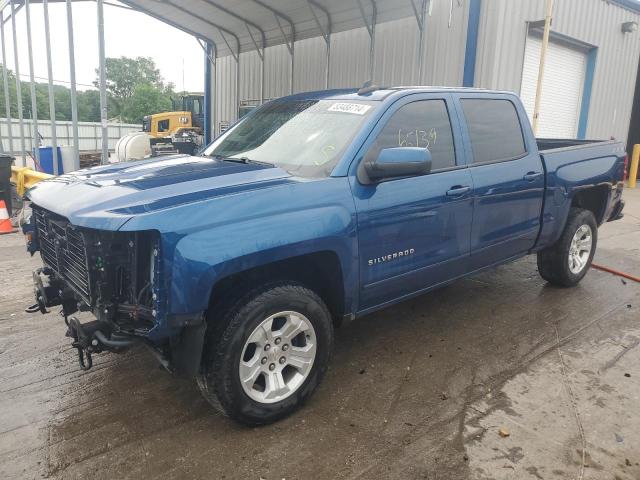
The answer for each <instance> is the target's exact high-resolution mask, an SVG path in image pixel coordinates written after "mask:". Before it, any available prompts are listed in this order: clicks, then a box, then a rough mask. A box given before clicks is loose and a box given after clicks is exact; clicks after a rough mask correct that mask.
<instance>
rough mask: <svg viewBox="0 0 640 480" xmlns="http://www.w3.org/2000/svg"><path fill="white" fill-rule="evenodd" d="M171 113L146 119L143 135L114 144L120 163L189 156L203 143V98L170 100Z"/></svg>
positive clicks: (197, 95)
mask: <svg viewBox="0 0 640 480" xmlns="http://www.w3.org/2000/svg"><path fill="white" fill-rule="evenodd" d="M171 103H172V108H173V111H171V112H162V113H154V114H153V115H146V116H145V117H144V118H143V119H142V132H135V133H132V134H129V135H126V136H124V137H122V138H121V139H120V140H119V141H118V143H117V144H116V156H117V157H118V160H120V161H128V160H140V159H142V158H146V157H149V156H156V155H168V154H172V153H186V154H188V155H192V154H193V153H194V152H195V151H196V150H198V148H200V147H201V146H202V144H203V142H204V94H202V93H187V94H183V95H181V96H180V97H179V98H178V99H177V100H176V99H173V98H172V99H171Z"/></svg>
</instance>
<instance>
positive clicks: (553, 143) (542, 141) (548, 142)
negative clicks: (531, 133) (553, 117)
mask: <svg viewBox="0 0 640 480" xmlns="http://www.w3.org/2000/svg"><path fill="white" fill-rule="evenodd" d="M601 142H609V140H577V139H575V138H536V143H537V144H538V150H540V151H541V152H542V151H544V150H555V149H557V148H567V147H577V146H580V145H590V144H593V143H601Z"/></svg>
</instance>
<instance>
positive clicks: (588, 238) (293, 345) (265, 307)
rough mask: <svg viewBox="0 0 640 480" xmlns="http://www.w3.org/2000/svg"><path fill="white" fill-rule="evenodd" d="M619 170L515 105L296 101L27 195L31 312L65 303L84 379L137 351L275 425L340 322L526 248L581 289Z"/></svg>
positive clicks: (512, 100) (363, 92)
mask: <svg viewBox="0 0 640 480" xmlns="http://www.w3.org/2000/svg"><path fill="white" fill-rule="evenodd" d="M624 169H625V153H624V148H623V145H622V144H621V143H619V142H615V141H601V142H597V141H576V140H538V139H536V138H535V137H534V135H533V133H532V130H531V127H530V125H529V122H528V120H527V115H526V113H525V110H524V108H523V106H522V103H521V102H520V100H519V99H518V97H517V96H516V95H514V94H512V93H507V92H497V91H486V90H473V89H449V88H431V87H429V88H427V87H415V88H414V87H409V88H376V87H368V88H363V89H360V90H331V91H322V92H314V93H303V94H298V95H293V96H289V97H285V98H281V99H278V100H274V101H271V102H269V103H267V104H265V105H263V106H261V107H260V108H257V109H255V110H254V111H253V112H251V113H250V114H248V115H247V116H245V117H244V118H242V119H241V120H240V121H238V122H237V123H236V124H235V125H234V126H233V127H232V128H230V129H229V130H228V131H226V132H225V133H224V134H222V135H221V136H220V137H218V138H217V139H216V140H214V141H213V143H211V144H210V145H209V146H208V147H206V148H205V149H204V151H203V152H202V153H201V154H200V155H199V156H185V155H182V156H180V155H178V156H169V157H164V158H154V159H152V160H147V161H140V162H136V163H125V164H112V165H105V166H100V167H96V168H92V169H88V170H82V171H79V172H76V173H72V174H68V175H63V176H60V177H57V178H53V179H51V180H49V181H44V182H41V183H38V184H37V185H36V186H35V187H33V188H32V189H31V190H29V192H28V194H27V197H28V200H30V202H31V205H32V216H31V221H30V223H29V224H28V225H27V226H26V227H25V231H26V234H27V240H28V250H29V251H30V252H36V251H40V254H41V256H42V260H43V263H44V265H43V267H42V268H40V269H38V270H37V271H36V272H34V282H35V290H36V300H37V301H36V304H35V305H33V306H32V307H31V311H37V310H40V311H43V312H44V311H46V310H47V309H48V308H50V307H52V306H56V305H61V306H62V314H63V316H64V318H65V320H66V322H67V325H68V331H67V335H68V336H70V337H72V340H73V346H75V347H76V348H77V349H78V354H79V358H80V363H81V366H83V368H89V367H90V365H91V355H92V354H95V353H98V352H101V351H112V352H119V351H122V350H125V349H127V348H129V347H130V346H132V345H135V344H144V345H146V346H148V347H150V348H151V350H152V351H153V352H154V353H155V354H156V355H157V356H158V358H159V359H160V360H161V362H162V363H163V364H164V365H165V366H166V367H167V368H168V369H170V370H172V371H175V372H181V373H180V374H182V375H193V376H194V377H195V378H196V379H197V382H198V384H199V386H200V389H201V390H202V393H203V394H204V396H205V397H206V398H207V399H208V400H209V401H210V402H211V404H212V405H214V406H215V407H216V408H218V409H220V410H222V411H223V412H224V413H226V414H228V415H229V416H230V417H232V418H233V419H235V420H237V421H240V422H243V423H246V424H251V425H257V424H265V423H269V422H272V421H275V420H277V419H279V418H281V417H283V416H285V415H287V414H289V413H290V412H292V411H293V410H294V409H296V408H297V407H298V406H299V405H301V404H302V403H303V402H304V401H305V400H306V399H307V398H308V397H309V396H310V395H311V394H312V393H313V391H314V390H315V389H316V387H317V386H318V384H319V383H320V381H321V379H322V377H323V375H324V373H325V371H326V369H327V365H328V362H329V357H330V353H331V348H332V342H333V330H334V327H335V326H337V325H339V324H340V323H341V322H343V321H345V320H351V319H353V318H355V317H360V316H363V315H365V314H368V313H370V312H373V311H375V310H378V309H380V308H383V307H387V306H389V305H392V304H394V303H396V302H399V301H402V300H404V299H407V298H409V297H412V296H414V295H418V294H421V293H423V292H426V291H429V290H432V289H435V288H436V287H439V286H441V285H444V284H446V283H449V282H451V281H453V280H455V279H458V278H460V277H463V276H466V275H470V274H473V273H474V272H478V271H480V270H482V269H486V268H489V267H493V266H496V265H500V264H503V263H506V262H510V261H512V260H515V259H517V258H520V257H522V256H524V255H527V254H533V253H535V254H537V257H538V267H539V272H540V275H542V277H543V278H544V279H545V280H547V281H548V282H549V283H551V284H554V285H559V286H563V287H570V286H573V285H576V284H577V283H578V282H579V281H580V280H581V279H582V278H583V277H584V275H585V274H586V273H587V271H588V270H589V267H590V263H591V259H592V258H593V255H594V252H595V249H596V243H597V236H598V226H599V225H601V224H602V223H603V222H607V221H610V220H615V219H617V218H619V217H620V216H621V215H622V209H623V206H624V203H623V201H622V189H623V177H624ZM77 311H89V312H92V313H93V315H94V316H95V320H93V321H89V322H84V323H81V322H80V321H79V320H78V318H77V317H74V316H73V315H74V314H75V313H76V312H77Z"/></svg>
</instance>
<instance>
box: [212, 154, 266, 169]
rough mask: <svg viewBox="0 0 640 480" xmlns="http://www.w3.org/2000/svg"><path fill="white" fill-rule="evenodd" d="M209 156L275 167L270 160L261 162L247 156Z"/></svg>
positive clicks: (227, 160)
mask: <svg viewBox="0 0 640 480" xmlns="http://www.w3.org/2000/svg"><path fill="white" fill-rule="evenodd" d="M209 156H210V157H213V158H215V159H216V160H222V161H224V162H235V163H244V164H250V163H251V164H254V165H267V166H269V167H275V164H273V163H270V162H262V161H260V160H252V159H250V158H249V157H225V156H224V155H209Z"/></svg>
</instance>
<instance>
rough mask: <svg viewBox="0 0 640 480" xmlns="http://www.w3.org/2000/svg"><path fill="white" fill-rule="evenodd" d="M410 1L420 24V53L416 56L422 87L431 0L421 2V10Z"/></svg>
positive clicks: (419, 81)
mask: <svg viewBox="0 0 640 480" xmlns="http://www.w3.org/2000/svg"><path fill="white" fill-rule="evenodd" d="M410 1H411V8H412V9H413V14H414V16H415V17H416V22H417V23H418V51H417V53H416V55H417V56H418V59H417V60H418V84H419V85H422V80H423V67H422V64H423V63H424V32H425V29H426V23H427V5H431V0H421V4H420V10H418V7H416V4H415V2H414V0H410Z"/></svg>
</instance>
